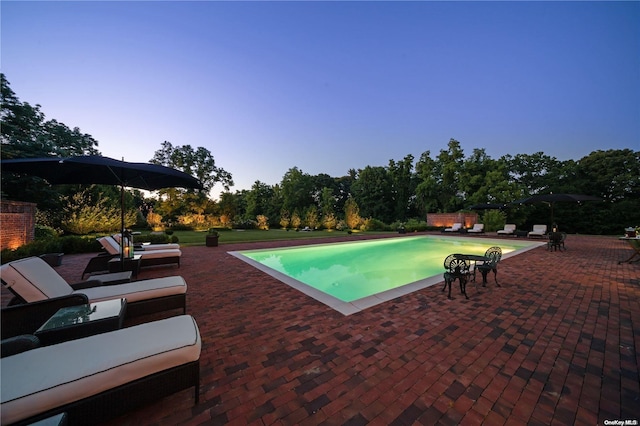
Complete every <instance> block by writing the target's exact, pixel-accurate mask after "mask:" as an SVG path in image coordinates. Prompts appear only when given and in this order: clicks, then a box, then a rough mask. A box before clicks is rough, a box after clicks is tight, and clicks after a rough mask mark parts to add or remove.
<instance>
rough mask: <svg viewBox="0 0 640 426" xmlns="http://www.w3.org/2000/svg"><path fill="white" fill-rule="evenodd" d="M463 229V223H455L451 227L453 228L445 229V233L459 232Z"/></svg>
mask: <svg viewBox="0 0 640 426" xmlns="http://www.w3.org/2000/svg"><path fill="white" fill-rule="evenodd" d="M461 229H462V224H461V223H454V224H453V226H451V228H445V229H444V232H458V231H460V230H461Z"/></svg>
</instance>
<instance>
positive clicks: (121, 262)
mask: <svg viewBox="0 0 640 426" xmlns="http://www.w3.org/2000/svg"><path fill="white" fill-rule="evenodd" d="M124 244H125V242H124V186H123V185H120V270H121V271H124Z"/></svg>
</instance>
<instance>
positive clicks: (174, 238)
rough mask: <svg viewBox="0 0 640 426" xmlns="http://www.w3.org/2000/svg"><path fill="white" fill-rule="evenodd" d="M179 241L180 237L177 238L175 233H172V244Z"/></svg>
mask: <svg viewBox="0 0 640 426" xmlns="http://www.w3.org/2000/svg"><path fill="white" fill-rule="evenodd" d="M179 241H180V239H179V238H178V236H177V235H172V236H171V242H172V243H174V244H178V242H179Z"/></svg>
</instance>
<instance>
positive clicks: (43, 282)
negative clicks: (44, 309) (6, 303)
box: [0, 257, 187, 316]
mask: <svg viewBox="0 0 640 426" xmlns="http://www.w3.org/2000/svg"><path fill="white" fill-rule="evenodd" d="M0 278H1V279H2V284H3V285H4V286H5V287H6V288H7V289H8V290H9V291H11V292H12V293H13V294H14V296H15V298H14V300H12V301H11V302H10V303H12V304H14V303H28V302H35V301H38V300H44V299H49V298H52V297H59V296H66V295H70V294H78V293H81V294H85V295H86V296H87V298H88V300H89V301H91V302H98V301H101V300H111V299H120V298H125V299H127V306H128V308H127V315H128V316H137V315H145V314H149V313H154V312H161V311H164V310H169V309H177V308H180V309H182V312H183V313H186V293H187V284H186V282H185V281H184V278H182V277H180V276H171V277H164V278H155V279H149V280H141V281H134V282H131V283H126V284H116V285H104V284H103V283H102V282H100V281H97V280H89V281H84V282H81V283H78V284H74V285H69V283H67V282H66V281H65V280H64V278H62V277H61V276H60V275H59V274H58V273H57V272H56V271H55V269H53V268H52V267H51V266H49V265H48V264H47V263H46V262H45V261H44V260H42V259H40V258H39V257H28V258H25V259H19V260H15V261H13V262H9V263H6V264H4V265H2V266H1V267H0Z"/></svg>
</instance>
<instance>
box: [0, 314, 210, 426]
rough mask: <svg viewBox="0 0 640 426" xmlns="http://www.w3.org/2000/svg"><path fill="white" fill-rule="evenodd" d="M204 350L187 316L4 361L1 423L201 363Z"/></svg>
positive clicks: (59, 345) (40, 349)
mask: <svg viewBox="0 0 640 426" xmlns="http://www.w3.org/2000/svg"><path fill="white" fill-rule="evenodd" d="M201 346H202V342H201V340H200V333H199V331H198V326H197V324H196V322H195V320H194V319H193V318H192V317H191V316H189V315H182V316H177V317H171V318H167V319H163V320H160V321H154V322H150V323H145V324H141V325H137V326H134V327H129V328H124V329H121V330H117V331H113V332H109V333H103V334H98V335H95V336H90V337H86V338H83V339H78V340H71V341H68V342H64V343H60V344H57V345H52V346H45V347H42V348H37V349H32V350H30V351H26V352H22V353H20V354H17V355H13V356H9V357H6V358H2V359H0V369H1V370H2V385H1V398H2V410H1V411H2V414H1V416H2V417H1V423H2V424H9V423H13V422H16V421H19V420H23V419H26V418H28V417H31V416H34V415H36V414H39V413H43V412H45V411H47V410H51V409H53V408H56V407H60V406H63V405H66V404H69V403H72V402H74V401H78V400H81V399H83V398H86V397H89V396H92V395H96V394H99V393H101V392H103V391H106V390H109V389H113V388H115V387H117V386H120V385H123V384H125V383H129V382H132V381H134V380H137V379H140V378H143V377H145V376H148V375H150V374H153V373H157V372H160V371H164V370H167V369H169V368H173V367H177V366H180V365H184V364H187V363H189V362H193V361H197V360H198V359H199V358H200V351H201Z"/></svg>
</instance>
